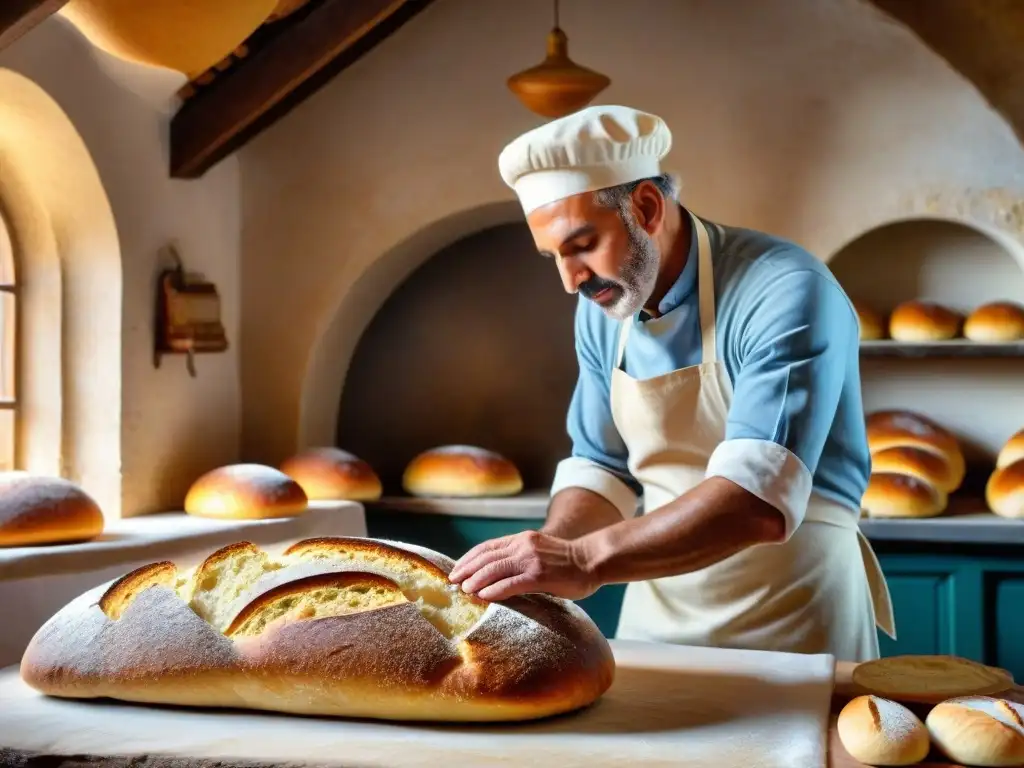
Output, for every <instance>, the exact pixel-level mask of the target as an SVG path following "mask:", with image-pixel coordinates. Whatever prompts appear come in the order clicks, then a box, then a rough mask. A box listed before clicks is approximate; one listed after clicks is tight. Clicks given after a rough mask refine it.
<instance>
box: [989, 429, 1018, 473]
mask: <svg viewBox="0 0 1024 768" xmlns="http://www.w3.org/2000/svg"><path fill="white" fill-rule="evenodd" d="M1021 459H1024V429H1022V430H1021V431H1020V432H1018V433H1017V434H1015V435H1013V436H1012V437H1011V438H1010V439H1009V440H1007V441H1006V443H1005V444H1004V445H1003V447H1002V448H1001V449H1000V451H999V455H998V456H997V457H996V469H1002V468H1003V467H1005V466H1007V465H1009V464H1013V463H1014V462H1017V461H1020V460H1021Z"/></svg>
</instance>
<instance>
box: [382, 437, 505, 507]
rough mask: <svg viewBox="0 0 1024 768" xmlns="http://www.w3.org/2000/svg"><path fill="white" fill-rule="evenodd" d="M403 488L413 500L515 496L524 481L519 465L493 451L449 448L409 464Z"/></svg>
mask: <svg viewBox="0 0 1024 768" xmlns="http://www.w3.org/2000/svg"><path fill="white" fill-rule="evenodd" d="M402 487H403V488H404V489H405V492H406V493H408V494H411V495H412V496H463V497H471V496H477V497H484V496H514V495H515V494H517V493H519V492H520V491H522V490H523V479H522V477H520V475H519V469H518V468H517V467H516V465H515V464H513V463H512V462H511V461H509V460H508V459H506V458H505V457H504V456H500V455H499V454H497V453H494V452H493V451H488V450H485V449H483V448H477V447H475V446H470V445H446V446H442V447H440V448H434V449H432V450H429V451H424V452H423V453H421V454H420V455H419V456H417V457H416V458H414V459H413V460H412V461H411V462H409V466H407V467H406V468H405V473H404V474H403V476H402Z"/></svg>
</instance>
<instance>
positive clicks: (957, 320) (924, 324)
mask: <svg viewBox="0 0 1024 768" xmlns="http://www.w3.org/2000/svg"><path fill="white" fill-rule="evenodd" d="M963 320H964V318H963V315H961V314H960V313H959V312H954V311H953V310H951V309H948V308H947V307H944V306H942V305H941V304H937V303H935V302H932V301H920V300H914V301H905V302H903V303H902V304H899V305H897V306H896V308H895V309H893V311H892V314H891V315H889V336H890V337H892V338H893V339H894V340H895V341H906V342H929V341H948V340H949V339H955V338H956V337H957V336H959V335H960V329H961V326H962V325H963Z"/></svg>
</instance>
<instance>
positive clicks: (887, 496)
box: [860, 472, 949, 518]
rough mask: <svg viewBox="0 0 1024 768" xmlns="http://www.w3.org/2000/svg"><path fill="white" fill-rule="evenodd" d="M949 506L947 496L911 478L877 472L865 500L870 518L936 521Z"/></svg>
mask: <svg viewBox="0 0 1024 768" xmlns="http://www.w3.org/2000/svg"><path fill="white" fill-rule="evenodd" d="M948 503H949V497H948V496H947V495H946V492H945V491H943V490H942V489H940V488H937V487H936V486H934V485H932V484H931V483H928V482H925V481H924V480H919V479H918V478H916V477H912V476H910V475H898V474H894V473H886V472H873V473H872V474H871V477H870V478H868V487H867V488H866V489H865V490H864V496H863V497H862V498H861V503H860V504H861V508H862V509H863V510H864V511H865V512H867V515H868V517H883V518H884V517H888V518H893V517H935V516H936V515H941V514H942V513H943V512H944V511H945V510H946V506H947V505H948Z"/></svg>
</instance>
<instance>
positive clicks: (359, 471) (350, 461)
mask: <svg viewBox="0 0 1024 768" xmlns="http://www.w3.org/2000/svg"><path fill="white" fill-rule="evenodd" d="M281 471H282V472H284V473H285V474H286V475H288V476H289V477H290V478H292V479H293V480H294V481H295V482H297V483H298V484H299V485H300V486H302V490H303V491H305V493H306V496H307V497H308V498H309V499H310V500H311V501H334V500H347V501H376V500H377V499H379V498H380V497H381V493H382V488H381V482H380V478H379V477H378V476H377V473H376V472H374V471H373V468H372V467H371V466H370V465H369V464H367V463H366V462H365V461H363V460H362V459H360V458H359V457H358V456H353V455H352V454H351V453H349V452H348V451H343V450H341V449H340V448H332V447H323V448H308V449H306V450H305V451H301V452H299V453H297V454H296V455H294V456H292V457H291V458H289V459H286V460H285V461H284V463H282V464H281Z"/></svg>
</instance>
